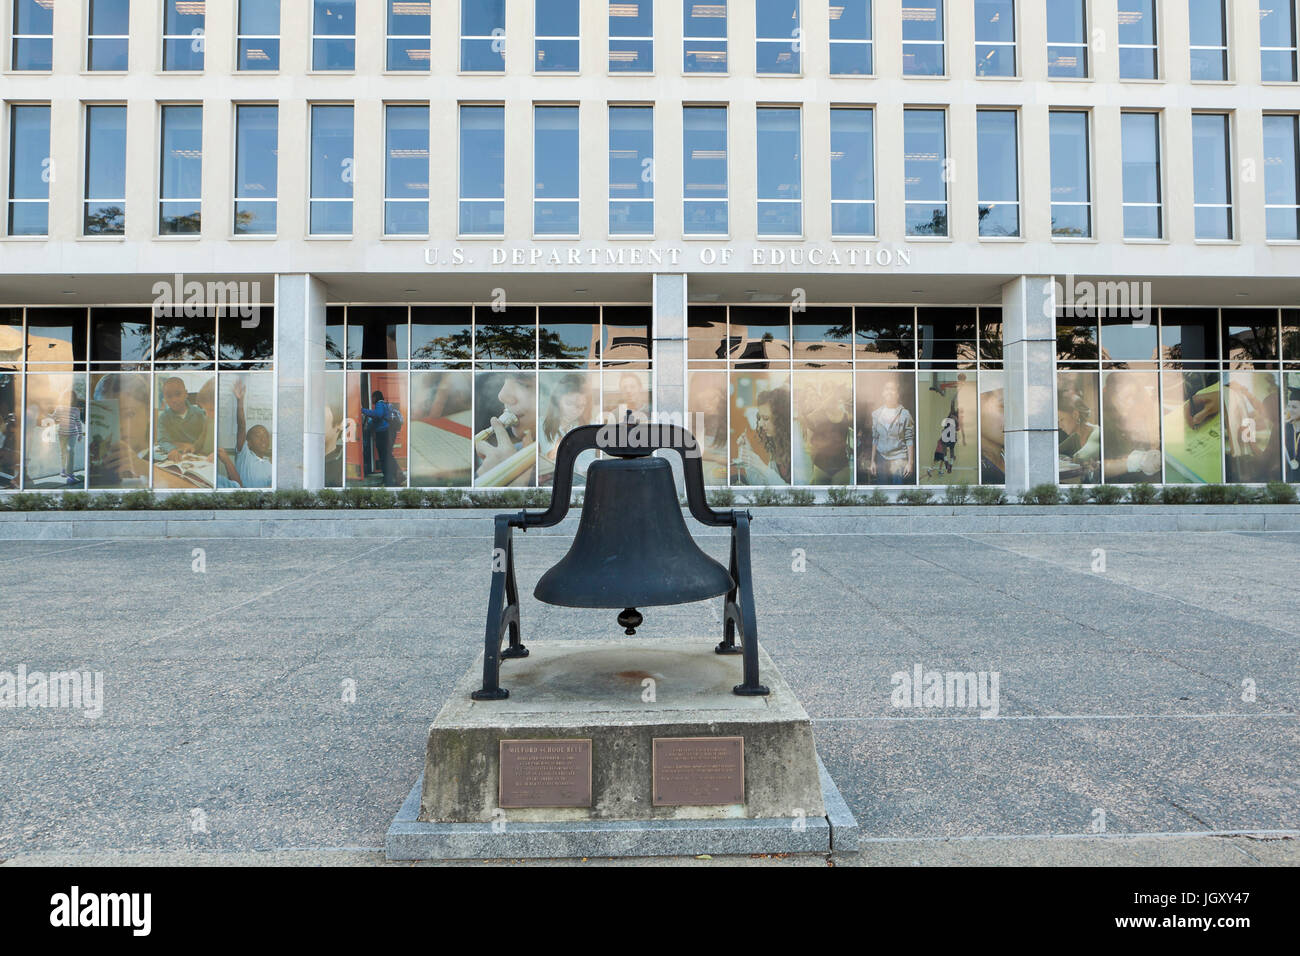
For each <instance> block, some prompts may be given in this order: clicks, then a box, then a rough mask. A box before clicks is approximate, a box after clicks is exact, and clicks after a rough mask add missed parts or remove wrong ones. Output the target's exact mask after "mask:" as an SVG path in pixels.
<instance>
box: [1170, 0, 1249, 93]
mask: <svg viewBox="0 0 1300 956" xmlns="http://www.w3.org/2000/svg"><path fill="white" fill-rule="evenodd" d="M1187 17H1188V21H1189V23H1188V27H1189V34H1190V39H1191V50H1190V52H1191V59H1192V80H1193V81H1195V80H1226V79H1227V78H1228V11H1227V7H1226V4H1225V2H1224V0H1187ZM1261 22H1262V21H1261Z"/></svg>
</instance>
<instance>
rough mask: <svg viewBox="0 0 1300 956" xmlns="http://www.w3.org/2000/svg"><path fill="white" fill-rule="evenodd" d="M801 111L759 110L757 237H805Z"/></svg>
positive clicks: (764, 108) (795, 109)
mask: <svg viewBox="0 0 1300 956" xmlns="http://www.w3.org/2000/svg"><path fill="white" fill-rule="evenodd" d="M801 142H802V137H801V131H800V115H799V108H798V107H759V110H758V150H757V154H758V234H759V236H760V237H763V236H781V237H790V236H799V235H801V234H802V233H803V192H802V184H803V159H802V148H801Z"/></svg>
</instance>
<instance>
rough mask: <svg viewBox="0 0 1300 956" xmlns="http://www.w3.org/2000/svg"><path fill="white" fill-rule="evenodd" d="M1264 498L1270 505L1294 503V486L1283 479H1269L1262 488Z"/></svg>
mask: <svg viewBox="0 0 1300 956" xmlns="http://www.w3.org/2000/svg"><path fill="white" fill-rule="evenodd" d="M1264 500H1265V501H1267V502H1268V503H1269V504H1271V505H1293V504H1295V503H1296V494H1295V486H1294V485H1288V484H1287V483H1286V482H1285V481H1270V482H1269V483H1268V487H1267V488H1265V489H1264Z"/></svg>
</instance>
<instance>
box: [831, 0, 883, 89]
mask: <svg viewBox="0 0 1300 956" xmlns="http://www.w3.org/2000/svg"><path fill="white" fill-rule="evenodd" d="M872 52H873V48H872V46H871V0H831V75H832V76H870V75H871V74H872V73H873V72H874V71H875V65H874V63H873V58H872Z"/></svg>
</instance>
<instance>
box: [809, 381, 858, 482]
mask: <svg viewBox="0 0 1300 956" xmlns="http://www.w3.org/2000/svg"><path fill="white" fill-rule="evenodd" d="M794 383H795V386H794V420H795V427H796V436H797V438H798V441H797V443H796V445H795V449H794V483H795V484H796V485H850V484H852V483H853V373H852V372H848V371H845V372H830V371H826V372H823V371H799V372H795V375H794Z"/></svg>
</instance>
